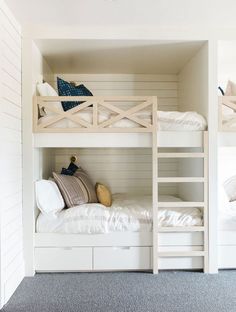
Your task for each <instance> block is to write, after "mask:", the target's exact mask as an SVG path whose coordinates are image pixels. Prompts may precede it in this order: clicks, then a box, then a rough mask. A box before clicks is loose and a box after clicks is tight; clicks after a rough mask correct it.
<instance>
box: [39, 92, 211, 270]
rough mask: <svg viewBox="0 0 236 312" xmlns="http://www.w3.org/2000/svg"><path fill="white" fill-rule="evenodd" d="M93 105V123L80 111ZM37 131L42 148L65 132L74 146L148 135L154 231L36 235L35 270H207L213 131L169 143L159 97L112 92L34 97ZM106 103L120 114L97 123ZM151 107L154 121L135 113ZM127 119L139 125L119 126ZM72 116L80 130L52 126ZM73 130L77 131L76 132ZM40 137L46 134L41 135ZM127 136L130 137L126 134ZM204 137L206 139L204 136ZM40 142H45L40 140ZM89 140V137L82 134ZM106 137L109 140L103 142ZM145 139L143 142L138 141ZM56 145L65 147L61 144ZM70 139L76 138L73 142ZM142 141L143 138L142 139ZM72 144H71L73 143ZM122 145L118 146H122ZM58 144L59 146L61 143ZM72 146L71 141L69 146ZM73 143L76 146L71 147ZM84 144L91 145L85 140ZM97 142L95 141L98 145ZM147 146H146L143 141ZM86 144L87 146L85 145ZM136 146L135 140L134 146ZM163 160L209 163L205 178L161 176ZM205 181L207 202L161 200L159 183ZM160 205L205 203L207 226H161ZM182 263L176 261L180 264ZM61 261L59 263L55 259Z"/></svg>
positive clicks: (206, 165) (191, 205)
mask: <svg viewBox="0 0 236 312" xmlns="http://www.w3.org/2000/svg"><path fill="white" fill-rule="evenodd" d="M56 101H57V102H58V101H83V102H84V103H82V104H80V105H79V106H76V107H74V108H72V109H70V110H68V111H66V112H64V111H60V110H57V109H55V108H53V107H51V105H50V102H56ZM122 103H123V105H124V106H125V105H127V103H130V104H132V107H129V108H128V109H121V108H118V107H117V106H115V105H114V104H119V105H120V104H122ZM90 105H93V118H92V122H91V123H88V122H86V121H84V120H82V119H81V118H79V117H78V116H76V115H75V113H77V112H80V111H83V110H84V109H85V108H87V107H89V106H90ZM42 106H43V107H46V108H47V109H48V110H50V111H52V112H53V113H55V117H52V118H51V120H50V121H47V122H44V123H41V124H40V125H39V124H38V107H42ZM33 107H34V109H33V112H34V116H33V125H34V127H33V129H34V133H35V136H36V137H37V135H38V142H40V143H38V145H37V146H38V147H39V146H40V147H49V145H48V144H49V143H48V136H50V135H51V142H52V145H50V146H51V147H54V146H55V144H53V141H57V140H58V137H57V136H56V135H60V139H59V142H62V141H63V140H62V139H61V136H65V135H69V136H70V135H73V138H74V139H76V143H75V144H76V145H75V146H81V145H78V142H80V140H81V137H83V135H86V136H88V135H89V134H91V135H102V136H103V135H104V136H105V135H106V134H108V135H110V136H111V140H113V141H115V140H116V138H117V136H116V135H123V142H122V143H120V145H121V146H122V144H123V146H125V147H126V144H125V142H124V139H125V138H126V136H127V139H128V138H129V139H128V141H131V140H132V139H130V137H129V135H140V134H141V135H148V134H149V146H151V147H152V173H153V174H152V180H153V188H152V197H153V233H111V234H101V235H79V234H78V235H66V234H65V235H60V234H41V233H36V234H35V269H36V271H97V270H98V271H99V270H102V271H104V270H153V272H154V273H158V269H179V268H180V269H184V268H186V269H190V268H191V269H195V268H197V269H198V268H203V269H204V272H208V133H207V132H206V131H205V132H198V133H197V141H194V140H193V138H196V132H193V133H188V135H187V137H188V139H187V140H183V141H182V140H181V139H180V140H178V141H177V142H176V140H175V135H176V133H175V132H173V136H172V134H171V133H169V134H167V135H169V140H168V141H167V143H166V142H165V143H163V145H162V144H161V143H160V141H161V140H162V138H161V136H160V133H159V132H158V131H157V126H158V124H157V97H154V96H112V97H111V96H109V97H96V96H95V97H92V98H91V97H34V101H33ZM101 107H105V108H106V109H108V110H110V111H112V112H114V113H116V116H115V117H111V118H110V119H109V120H107V121H105V122H102V123H101V124H99V123H98V112H99V109H100V108H101ZM147 108H149V109H150V110H151V117H152V119H151V123H148V122H147V121H145V120H142V119H141V118H138V117H136V116H134V115H133V114H134V113H137V112H140V111H142V110H143V109H147ZM124 118H127V119H129V120H132V121H134V122H136V123H137V124H138V125H139V127H135V128H115V127H109V126H112V125H113V124H114V123H115V122H117V121H119V120H121V119H124ZM62 119H68V120H70V121H73V122H75V123H77V124H78V125H79V127H76V128H68V129H64V128H63V129H60V128H50V126H51V125H53V124H54V123H55V122H57V121H60V120H62ZM72 132H73V133H72ZM41 135H45V136H44V137H42V136H41ZM124 136H125V138H124ZM199 138H201V139H200V140H199ZM40 140H41V141H40ZM83 140H84V138H83ZM103 141H104V140H103ZM138 141H140V140H138ZM59 142H58V143H57V144H58V146H60V145H59V144H60V143H59ZM70 142H71V141H70ZM140 142H141V141H140ZM69 144H70V143H69ZM120 145H119V146H120ZM56 146H57V145H56ZM67 146H68V147H69V146H70V145H67ZM72 146H74V145H72ZM85 146H87V145H86V144H85ZM95 146H96V145H95ZM141 146H142V145H141ZM161 146H168V147H175V146H178V147H193V146H194V147H201V148H202V152H184V153H177V152H170V153H162V152H159V150H158V148H159V147H161ZM82 147H83V144H82ZM131 147H132V144H131ZM160 158H183V159H188V158H201V159H203V162H204V175H203V176H202V177H159V176H158V159H160ZM196 182H197V183H203V185H204V200H203V201H202V202H190V201H186V202H158V183H196ZM159 207H169V208H171V207H192V208H194V207H200V208H202V209H203V216H204V225H203V226H196V227H161V228H159V227H158V223H157V219H158V218H157V217H158V208H159ZM176 261H177V262H176ZM56 262H58V265H56V264H55V263H56Z"/></svg>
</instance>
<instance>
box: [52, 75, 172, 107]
mask: <svg viewBox="0 0 236 312" xmlns="http://www.w3.org/2000/svg"><path fill="white" fill-rule="evenodd" d="M57 77H60V78H62V79H65V80H66V81H74V82H75V83H76V84H81V83H82V84H84V85H85V86H86V87H87V88H88V89H90V90H91V92H92V93H93V94H94V95H114V94H115V95H155V96H158V99H159V102H158V105H159V109H161V110H178V76H177V75H128V74H123V75H122V74H113V75H112V74H91V75H86V74H78V75H76V74H60V73H58V74H55V75H54V79H53V80H50V81H49V83H51V85H52V86H53V87H54V88H56V87H57V83H56V78H57Z"/></svg>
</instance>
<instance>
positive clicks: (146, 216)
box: [36, 194, 203, 234]
mask: <svg viewBox="0 0 236 312" xmlns="http://www.w3.org/2000/svg"><path fill="white" fill-rule="evenodd" d="M159 200H160V201H180V199H178V198H176V197H174V196H161V197H159ZM158 214H159V220H158V221H159V226H201V225H202V223H203V220H202V211H201V209H199V208H171V209H159V213H158ZM36 229H37V232H40V233H70V234H76V233H84V234H99V233H109V232H121V231H122V232H123V231H130V232H143V231H149V232H150V231H151V230H152V198H151V196H136V195H135V196H134V195H133V196H131V195H129V196H128V195H124V194H116V195H113V204H112V206H111V207H110V208H107V207H105V206H103V205H101V204H84V205H80V206H76V207H73V208H69V209H64V210H63V211H61V212H60V213H58V214H57V217H56V218H51V217H49V216H47V215H44V214H42V213H40V214H39V216H38V219H37V224H36Z"/></svg>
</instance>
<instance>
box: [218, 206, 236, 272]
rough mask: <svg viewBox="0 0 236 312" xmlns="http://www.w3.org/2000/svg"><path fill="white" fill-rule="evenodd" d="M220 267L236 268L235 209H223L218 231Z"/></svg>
mask: <svg viewBox="0 0 236 312" xmlns="http://www.w3.org/2000/svg"><path fill="white" fill-rule="evenodd" d="M218 235H219V237H218V242H219V243H218V267H219V269H235V268H236V214H235V212H234V210H233V209H232V210H229V209H228V210H226V211H221V213H220V216H219V233H218Z"/></svg>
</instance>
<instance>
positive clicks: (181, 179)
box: [157, 177, 206, 183]
mask: <svg viewBox="0 0 236 312" xmlns="http://www.w3.org/2000/svg"><path fill="white" fill-rule="evenodd" d="M157 182H158V183H176V182H178V183H185V182H206V178H204V177H161V178H157Z"/></svg>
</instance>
